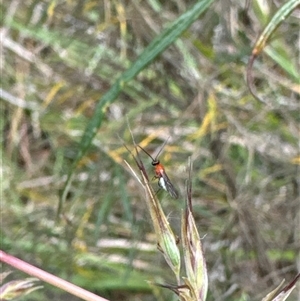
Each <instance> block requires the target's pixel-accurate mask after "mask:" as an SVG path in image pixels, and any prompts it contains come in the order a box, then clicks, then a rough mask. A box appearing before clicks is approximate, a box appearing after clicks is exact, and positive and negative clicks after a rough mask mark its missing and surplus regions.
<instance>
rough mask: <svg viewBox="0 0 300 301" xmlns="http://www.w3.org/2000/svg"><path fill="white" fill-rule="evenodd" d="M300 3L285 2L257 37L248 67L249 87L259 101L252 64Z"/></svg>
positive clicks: (296, 1)
mask: <svg viewBox="0 0 300 301" xmlns="http://www.w3.org/2000/svg"><path fill="white" fill-rule="evenodd" d="M298 5H300V0H290V1H288V2H287V3H286V4H284V5H283V6H282V7H281V8H280V9H279V10H278V11H277V13H276V14H275V15H274V17H273V18H272V20H271V21H270V22H269V24H268V25H267V27H266V28H265V29H264V31H263V32H262V34H261V35H260V36H259V38H258V39H257V41H256V43H255V45H254V48H253V50H252V54H251V57H250V59H249V62H248V67H247V85H248V87H249V90H250V92H251V94H252V95H253V97H254V98H256V99H257V100H259V101H262V100H261V99H260V98H259V97H258V96H257V94H256V92H255V89H254V84H253V79H252V73H251V71H252V66H253V64H254V61H255V59H256V57H257V56H258V55H259V54H260V52H261V51H262V50H263V49H264V47H265V45H266V43H267V40H268V39H269V38H270V36H271V35H272V33H273V32H274V31H275V30H276V28H277V27H278V26H279V25H280V24H281V23H282V22H283V21H284V19H285V18H287V17H288V16H289V15H290V14H291V13H292V11H293V10H294V9H295V8H296V7H297V6H298Z"/></svg>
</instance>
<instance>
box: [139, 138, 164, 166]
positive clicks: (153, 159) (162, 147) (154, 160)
mask: <svg viewBox="0 0 300 301" xmlns="http://www.w3.org/2000/svg"><path fill="white" fill-rule="evenodd" d="M169 138H170V137H168V139H167V140H166V141H165V142H164V143H163V145H162V146H161V147H160V149H159V152H158V153H157V155H156V156H155V158H153V157H152V156H151V155H150V154H149V153H148V152H147V151H146V150H145V149H144V148H142V147H141V146H139V145H138V147H139V148H140V149H141V150H142V151H143V152H144V153H145V154H147V155H148V156H149V157H150V158H151V159H152V161H153V162H157V161H158V160H157V158H158V156H159V155H160V153H161V152H162V150H163V149H164V147H165V145H166V144H167V142H168V140H169Z"/></svg>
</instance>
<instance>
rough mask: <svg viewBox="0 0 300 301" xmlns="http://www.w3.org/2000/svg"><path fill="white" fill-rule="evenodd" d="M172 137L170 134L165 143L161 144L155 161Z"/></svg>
mask: <svg viewBox="0 0 300 301" xmlns="http://www.w3.org/2000/svg"><path fill="white" fill-rule="evenodd" d="M169 139H170V136H169V137H168V139H167V140H166V141H165V142H164V143H163V145H162V146H161V148H160V150H159V152H158V153H157V155H156V156H155V161H157V158H158V156H159V155H160V153H161V151H162V150H163V149H164V147H165V145H166V144H167V142H168V140H169Z"/></svg>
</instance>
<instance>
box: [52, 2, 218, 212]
mask: <svg viewBox="0 0 300 301" xmlns="http://www.w3.org/2000/svg"><path fill="white" fill-rule="evenodd" d="M212 2H213V0H202V1H199V2H197V3H196V4H195V5H194V6H193V7H192V8H190V9H189V10H188V11H186V12H185V13H184V14H183V15H181V16H180V17H179V18H178V19H177V20H175V21H174V22H173V23H172V24H171V25H170V26H169V27H168V28H166V29H165V30H164V31H163V32H162V33H161V34H160V35H158V36H157V37H156V38H155V39H154V40H153V41H152V42H151V43H150V45H149V46H148V47H147V48H146V49H145V50H144V52H143V53H142V54H141V55H140V56H139V57H138V59H137V60H136V61H135V62H134V63H133V64H132V66H131V67H130V68H129V69H127V70H126V71H125V72H124V73H123V74H122V75H121V76H120V77H119V78H118V79H117V80H116V82H115V83H114V84H113V86H112V87H111V88H110V90H109V91H108V92H107V93H106V94H104V96H103V97H102V98H101V99H100V100H99V102H98V104H97V106H96V110H95V113H94V115H93V116H92V118H91V120H90V122H89V123H88V125H87V127H86V129H85V131H84V134H83V136H82V140H81V143H80V148H79V151H78V153H77V156H76V159H75V161H74V163H73V165H72V167H71V169H70V171H69V174H68V178H67V182H66V184H65V186H64V189H63V192H62V195H61V197H60V201H59V206H58V215H59V214H60V212H61V209H62V205H63V203H64V200H65V198H66V196H67V193H68V190H69V187H70V185H71V181H72V175H73V173H74V170H75V168H76V166H77V163H78V162H79V161H80V159H81V158H82V157H83V156H84V154H85V153H86V151H87V150H88V149H89V147H90V145H91V143H92V140H93V138H94V137H95V135H96V133H97V130H98V129H99V128H100V126H101V124H102V121H103V117H104V113H105V110H106V108H107V106H108V105H109V104H111V103H112V102H113V101H115V100H116V98H117V97H118V95H119V94H120V93H121V91H122V90H123V88H124V86H125V85H126V84H127V83H128V82H129V81H131V80H132V79H133V78H134V77H135V76H136V75H137V74H138V73H140V72H141V71H142V70H143V69H145V67H146V66H147V65H149V64H150V63H151V62H152V61H153V60H154V59H155V58H156V57H157V56H158V55H159V54H160V53H162V52H163V51H164V50H165V49H166V48H167V47H168V46H169V45H171V44H172V43H173V42H174V41H175V40H176V39H177V38H178V37H179V36H180V35H181V34H182V33H183V32H184V31H185V30H186V29H187V28H188V27H189V26H190V25H191V24H192V23H193V22H194V21H195V20H196V19H197V18H198V17H199V15H200V14H201V13H203V12H204V11H206V9H207V8H208V7H209V6H210V4H211V3H212Z"/></svg>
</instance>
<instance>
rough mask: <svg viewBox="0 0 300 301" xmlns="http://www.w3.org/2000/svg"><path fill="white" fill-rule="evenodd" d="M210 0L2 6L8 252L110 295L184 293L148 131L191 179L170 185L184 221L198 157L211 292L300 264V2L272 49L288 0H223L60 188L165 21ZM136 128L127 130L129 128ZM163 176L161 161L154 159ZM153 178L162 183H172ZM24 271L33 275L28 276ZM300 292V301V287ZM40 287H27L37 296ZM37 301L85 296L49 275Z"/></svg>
mask: <svg viewBox="0 0 300 301" xmlns="http://www.w3.org/2000/svg"><path fill="white" fill-rule="evenodd" d="M195 2H196V1H183V0H170V1H156V0H148V1H135V0H133V1H109V0H104V1H93V0H83V1H71V0H69V1H55V0H53V1H28V0H25V1H20V0H12V1H8V0H4V1H3V2H2V3H1V10H2V16H3V17H2V21H1V59H2V64H1V89H2V90H1V135H2V148H1V158H2V175H1V176H2V178H1V194H2V196H1V232H2V233H1V249H3V250H5V251H6V252H8V253H11V254H13V255H15V256H17V257H20V258H21V259H23V260H25V261H28V262H30V263H32V264H35V265H37V266H39V267H41V268H42V269H44V270H46V271H49V272H51V273H54V274H56V275H57V276H60V277H63V278H64V279H67V280H69V281H72V282H74V283H75V284H77V285H80V286H82V287H84V288H86V289H88V290H91V291H93V292H95V293H97V294H99V295H102V296H104V297H106V298H108V299H110V300H132V301H137V300H146V301H147V300H149V301H150V300H177V299H176V297H175V296H173V294H171V293H170V292H167V291H165V290H163V289H161V288H157V287H153V286H151V285H149V284H148V282H147V281H154V282H167V283H174V279H173V275H171V274H170V273H169V269H166V265H165V263H164V261H163V259H162V256H161V255H160V254H159V252H157V250H156V241H155V237H154V236H153V231H152V228H151V224H150V219H149V216H148V213H147V211H146V206H145V203H144V201H143V199H144V192H143V190H142V189H141V188H140V187H139V184H138V183H137V181H136V180H135V179H134V177H133V176H132V175H131V173H130V172H129V171H128V169H127V168H126V165H125V164H124V161H123V160H124V159H126V160H128V161H129V162H130V163H132V158H131V157H130V156H129V154H128V153H127V151H126V150H125V149H124V147H123V142H122V140H124V141H125V143H126V144H127V145H128V146H129V147H131V148H132V141H131V137H130V133H129V130H128V126H127V121H126V116H127V118H128V120H129V123H130V126H131V128H132V130H133V133H134V137H135V140H136V142H137V143H139V144H141V145H142V146H143V147H145V148H146V149H147V150H148V151H149V152H150V153H151V154H155V152H156V151H157V150H158V149H159V147H160V145H161V144H162V143H163V142H164V141H165V140H166V139H167V138H168V137H170V140H169V143H168V144H167V145H166V147H165V149H164V152H163V153H162V154H161V156H160V159H161V161H162V162H163V163H164V164H165V166H166V169H167V171H168V174H169V177H170V178H171V179H172V180H173V182H174V184H175V185H176V186H177V187H178V188H179V190H180V191H181V195H182V196H181V197H180V198H179V200H176V201H174V200H172V199H170V198H169V197H168V196H167V195H166V194H165V193H164V192H158V193H159V196H160V197H161V198H162V202H163V205H164V208H166V211H167V212H169V220H170V223H171V225H172V226H173V227H174V228H175V230H176V231H177V233H178V234H179V224H180V212H181V209H182V208H183V199H184V189H185V181H186V179H187V171H186V166H187V160H188V157H189V156H191V157H192V160H193V165H194V170H193V173H194V177H193V196H194V198H193V204H194V211H195V215H196V221H197V225H198V229H199V232H200V234H201V235H202V236H203V237H204V238H203V241H202V243H203V245H204V248H205V250H204V251H205V255H206V259H207V265H208V271H209V295H208V300H219V301H220V300H228V301H229V300H231V301H236V300H260V299H261V298H262V297H263V296H265V295H266V294H267V293H268V292H269V291H270V290H271V289H272V288H273V287H274V286H275V285H277V284H279V282H280V281H281V280H282V279H283V278H286V279H287V280H290V279H292V278H293V276H294V275H295V274H296V271H297V263H298V269H299V248H300V237H299V236H300V234H299V233H300V213H299V210H300V208H299V207H300V206H299V190H300V188H299V185H300V182H299V162H300V157H299V120H300V118H299V117H300V115H299V90H300V88H299V78H300V77H299V42H300V39H299V17H300V16H299V9H298V10H295V11H294V12H293V13H292V15H291V16H290V17H289V18H288V19H287V20H285V21H284V22H283V23H282V24H281V26H280V27H279V28H278V29H277V31H276V33H275V34H274V35H273V37H272V40H271V41H270V43H269V44H268V46H267V48H266V49H265V51H264V53H263V54H262V55H261V56H260V57H259V58H258V60H257V62H256V64H255V68H254V77H255V83H256V88H257V91H258V93H259V95H260V97H261V98H262V99H264V101H265V103H258V102H257V101H256V100H255V99H253V97H252V96H251V95H250V93H249V91H248V88H247V86H246V84H245V73H246V65H247V60H248V58H249V55H250V53H251V47H252V46H253V45H254V42H255V40H256V38H257V37H258V35H259V33H260V32H262V30H263V28H264V26H266V24H267V22H268V21H269V20H270V19H271V17H272V16H273V15H274V13H275V12H276V10H277V9H278V8H279V7H280V6H281V5H282V4H283V3H284V2H285V1H262V0H255V1H250V2H249V3H248V2H247V3H246V2H245V1H227V0H226V1H215V2H214V3H213V5H212V6H211V7H210V8H209V9H208V10H207V12H206V13H205V14H204V15H202V16H201V17H200V18H199V19H198V20H197V21H195V22H194V23H193V24H192V26H191V27H190V28H189V29H188V30H187V31H186V32H185V33H184V34H183V35H182V36H181V37H180V38H179V39H178V40H177V41H176V42H175V43H174V44H173V45H172V46H171V47H169V48H167V50H166V51H164V52H163V54H162V55H160V56H159V57H158V58H157V59H155V60H154V61H153V62H152V64H150V65H149V66H148V67H147V68H145V69H144V70H143V71H142V72H141V73H140V74H139V75H138V76H137V77H136V78H135V79H134V80H132V81H131V82H129V83H127V85H126V86H124V89H123V91H122V93H121V94H120V96H119V97H118V99H117V100H116V101H115V102H114V103H113V104H111V105H110V106H108V107H107V109H106V111H105V117H104V121H103V123H102V125H101V127H100V129H99V131H98V132H97V135H96V137H95V139H94V140H93V144H92V146H91V147H90V149H89V150H88V152H87V153H86V155H85V156H84V157H83V158H82V159H81V160H80V162H79V166H78V168H77V169H76V171H75V173H74V179H73V181H72V184H71V188H70V191H69V193H68V195H67V201H66V203H65V204H64V207H63V218H61V219H60V220H59V221H56V220H55V217H56V210H57V206H58V199H59V196H60V194H61V192H62V189H63V187H64V183H65V181H66V178H67V174H68V172H69V170H70V167H71V164H72V162H73V161H74V159H75V157H76V154H77V152H78V149H79V148H80V141H81V136H82V134H83V132H84V130H85V128H86V126H87V123H88V121H89V120H90V119H91V117H92V116H93V113H94V110H95V106H96V103H97V102H98V100H99V99H100V98H101V97H102V96H103V95H104V94H105V93H106V92H107V91H108V90H109V88H110V87H111V86H112V85H113V84H114V82H115V81H116V79H117V78H118V77H119V76H120V75H121V74H122V72H124V71H125V70H126V69H127V68H128V67H129V66H130V65H131V63H132V62H134V61H135V60H136V59H137V57H138V56H139V54H141V53H142V51H143V50H144V48H145V47H146V46H147V45H148V44H149V43H150V42H151V41H152V40H153V39H154V38H155V36H156V35H158V34H159V33H160V32H161V31H162V29H163V28H165V27H166V26H167V25H168V24H170V23H171V22H172V21H174V20H175V19H176V18H178V17H179V16H180V15H182V14H183V13H184V12H185V11H186V10H187V9H188V8H189V7H191V6H192V5H193V4H194V3H195ZM119 137H121V139H122V140H121V139H120V138H119ZM142 157H143V159H144V160H145V162H148V161H149V163H148V167H149V174H151V172H152V166H151V160H149V158H147V157H146V156H144V155H143V154H142ZM153 185H157V184H156V181H154V182H153ZM16 274H17V273H16ZM299 294H300V291H299V289H298V291H295V292H294V293H293V295H291V297H290V299H289V300H298V299H297V296H298V297H299ZM24 300H25V299H24ZM26 300H33V301H34V300H40V301H43V300H78V299H76V298H75V297H74V298H72V297H71V296H69V295H67V294H64V293H62V292H61V291H59V290H57V289H54V288H52V287H50V286H48V285H45V288H44V290H41V291H37V292H34V293H32V294H31V295H30V296H29V297H28V298H27V299H26Z"/></svg>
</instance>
